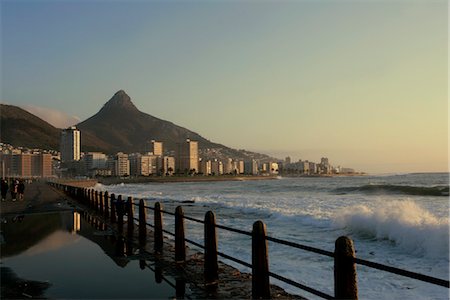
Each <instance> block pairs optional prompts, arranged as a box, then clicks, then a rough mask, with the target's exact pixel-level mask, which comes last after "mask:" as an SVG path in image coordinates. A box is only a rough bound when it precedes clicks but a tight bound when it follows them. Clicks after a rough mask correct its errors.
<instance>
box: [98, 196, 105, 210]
mask: <svg viewBox="0 0 450 300" xmlns="http://www.w3.org/2000/svg"><path fill="white" fill-rule="evenodd" d="M103 203H104V198H103V192H102V191H100V192H99V193H98V204H99V211H100V213H103V207H104V205H103Z"/></svg>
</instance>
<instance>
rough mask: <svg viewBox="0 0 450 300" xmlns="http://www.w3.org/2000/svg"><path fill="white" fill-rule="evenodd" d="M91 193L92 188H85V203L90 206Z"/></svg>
mask: <svg viewBox="0 0 450 300" xmlns="http://www.w3.org/2000/svg"><path fill="white" fill-rule="evenodd" d="M91 193H92V190H91V189H88V190H87V204H88V206H91V199H92V196H91Z"/></svg>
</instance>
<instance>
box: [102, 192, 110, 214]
mask: <svg viewBox="0 0 450 300" xmlns="http://www.w3.org/2000/svg"><path fill="white" fill-rule="evenodd" d="M103 198H104V199H105V200H104V203H105V218H108V217H109V194H108V192H107V191H106V192H105V193H104V194H103Z"/></svg>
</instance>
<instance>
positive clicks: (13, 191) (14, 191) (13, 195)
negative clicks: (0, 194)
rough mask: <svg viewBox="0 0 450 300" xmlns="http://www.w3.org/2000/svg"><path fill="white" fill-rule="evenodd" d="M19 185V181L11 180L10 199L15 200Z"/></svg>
mask: <svg viewBox="0 0 450 300" xmlns="http://www.w3.org/2000/svg"><path fill="white" fill-rule="evenodd" d="M18 187H19V181H18V180H17V179H16V180H13V182H12V184H11V198H12V201H16V196H17V188H18Z"/></svg>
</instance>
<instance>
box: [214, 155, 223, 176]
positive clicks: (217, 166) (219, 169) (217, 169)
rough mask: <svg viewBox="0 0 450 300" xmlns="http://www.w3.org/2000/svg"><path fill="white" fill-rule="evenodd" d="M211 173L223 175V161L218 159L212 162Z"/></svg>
mask: <svg viewBox="0 0 450 300" xmlns="http://www.w3.org/2000/svg"><path fill="white" fill-rule="evenodd" d="M211 174H212V175H216V176H217V175H222V174H223V163H222V162H221V161H219V160H217V159H214V161H212V162H211Z"/></svg>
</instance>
